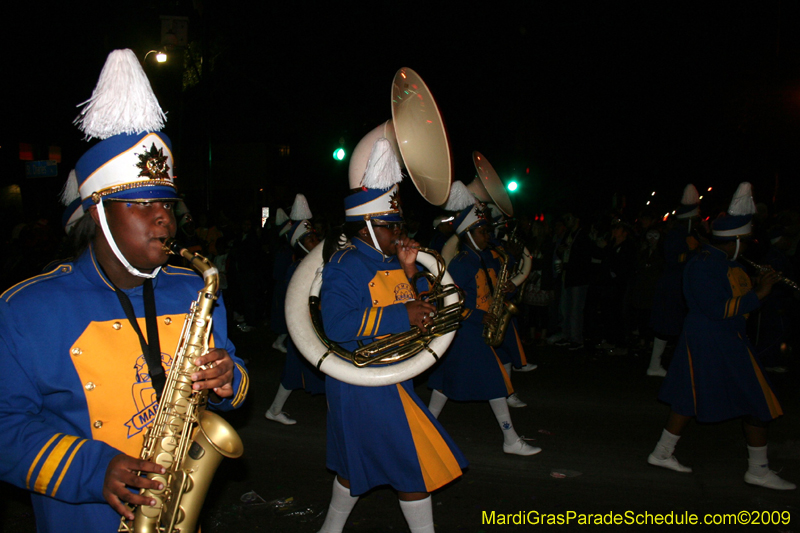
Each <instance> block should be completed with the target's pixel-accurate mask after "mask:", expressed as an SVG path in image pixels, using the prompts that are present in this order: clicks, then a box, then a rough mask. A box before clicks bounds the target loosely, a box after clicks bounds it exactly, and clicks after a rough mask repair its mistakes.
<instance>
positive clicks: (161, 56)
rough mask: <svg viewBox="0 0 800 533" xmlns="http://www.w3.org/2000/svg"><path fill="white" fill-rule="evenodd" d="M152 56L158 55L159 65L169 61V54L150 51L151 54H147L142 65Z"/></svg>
mask: <svg viewBox="0 0 800 533" xmlns="http://www.w3.org/2000/svg"><path fill="white" fill-rule="evenodd" d="M150 54H155V55H156V61H158V62H159V63H164V62H166V60H167V54H166V53H164V52H162V51H160V50H150V51H149V52H147V53H146V54H145V55H144V59H142V63H144V62H145V61H147V56H149V55H150Z"/></svg>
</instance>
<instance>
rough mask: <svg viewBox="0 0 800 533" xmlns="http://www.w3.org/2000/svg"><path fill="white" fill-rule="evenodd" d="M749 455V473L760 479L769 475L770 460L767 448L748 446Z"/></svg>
mask: <svg viewBox="0 0 800 533" xmlns="http://www.w3.org/2000/svg"><path fill="white" fill-rule="evenodd" d="M747 455H748V457H747V464H748V468H747V471H748V472H750V473H751V474H753V475H754V476H759V477H763V476H766V475H767V474H769V459H767V447H766V446H758V447H753V446H748V447H747Z"/></svg>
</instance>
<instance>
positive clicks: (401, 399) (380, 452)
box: [325, 376, 467, 496]
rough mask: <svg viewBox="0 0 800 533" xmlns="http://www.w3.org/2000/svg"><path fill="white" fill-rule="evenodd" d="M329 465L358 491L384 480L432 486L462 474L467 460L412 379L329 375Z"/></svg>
mask: <svg viewBox="0 0 800 533" xmlns="http://www.w3.org/2000/svg"><path fill="white" fill-rule="evenodd" d="M325 389H326V393H327V397H328V450H327V467H328V468H329V469H330V470H333V471H334V472H336V473H337V474H339V476H341V477H342V478H344V479H347V480H348V481H350V494H351V495H353V496H359V495H361V494H364V493H365V492H367V491H368V490H370V489H372V488H374V487H378V486H381V485H390V486H392V488H394V489H395V490H398V491H400V492H431V491H434V490H436V489H438V488H440V487H443V486H444V485H446V484H448V483H450V482H451V481H453V480H454V479H456V478H458V477H459V476H460V475H461V469H462V468H466V466H467V461H466V459H465V458H464V456H463V454H462V453H461V451H460V450H459V449H458V447H457V446H456V445H455V443H454V442H453V441H452V439H451V438H450V436H449V435H448V434H447V433H446V432H445V430H444V429H443V428H442V426H441V425H440V424H439V422H438V421H437V420H436V419H435V418H433V416H432V415H431V413H430V411H428V408H427V407H425V405H424V404H423V403H422V401H421V400H420V399H419V397H417V395H416V393H415V392H414V389H413V383H412V381H411V380H408V381H405V382H403V383H398V384H397V385H387V386H384V387H359V386H356V385H348V384H347V383H343V382H341V381H338V380H336V379H333V378H331V377H330V376H328V377H327V378H326V380H325Z"/></svg>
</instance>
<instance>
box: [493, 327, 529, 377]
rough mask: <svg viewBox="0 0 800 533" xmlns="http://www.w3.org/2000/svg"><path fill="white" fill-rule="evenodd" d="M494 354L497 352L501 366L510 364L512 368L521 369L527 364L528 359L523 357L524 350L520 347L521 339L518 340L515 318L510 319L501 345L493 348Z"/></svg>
mask: <svg viewBox="0 0 800 533" xmlns="http://www.w3.org/2000/svg"><path fill="white" fill-rule="evenodd" d="M495 352H497V356H498V357H500V361H502V363H503V364H506V363H511V365H512V366H513V367H514V368H522V367H523V366H525V365H527V364H528V359H527V357H525V348H523V347H522V339H520V338H519V325H518V324H517V317H512V318H511V323H510V324H509V325H508V330H507V331H506V336H505V338H504V339H503V344H501V345H500V346H498V347H497V348H495Z"/></svg>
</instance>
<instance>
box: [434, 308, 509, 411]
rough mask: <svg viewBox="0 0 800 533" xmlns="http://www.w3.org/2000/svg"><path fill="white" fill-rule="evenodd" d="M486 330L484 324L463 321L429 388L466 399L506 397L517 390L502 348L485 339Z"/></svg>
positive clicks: (451, 397) (454, 397)
mask: <svg viewBox="0 0 800 533" xmlns="http://www.w3.org/2000/svg"><path fill="white" fill-rule="evenodd" d="M482 333H483V326H482V325H480V324H476V323H471V322H467V321H464V322H462V323H461V327H460V328H459V330H458V331H457V332H456V336H455V338H454V339H453V342H452V344H451V345H450V349H449V350H447V352H446V353H445V356H444V357H443V358H442V360H441V361H440V362H439V363H437V366H436V368H435V369H434V371H433V372H432V373H431V375H430V377H429V378H428V387H430V388H432V389H436V390H439V391H442V393H443V394H444V395H445V396H447V397H448V398H450V399H453V400H457V401H464V402H466V401H482V400H493V399H495V398H505V397H506V396H508V395H509V394H511V393H513V392H514V388H513V387H512V386H511V380H510V379H509V376H508V374H507V373H506V369H505V368H503V361H502V359H500V356H499V353H498V352H499V350H497V351H496V350H495V349H494V348H492V347H491V346H488V345H487V344H486V343H485V342H483V336H482ZM506 336H508V335H506Z"/></svg>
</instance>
